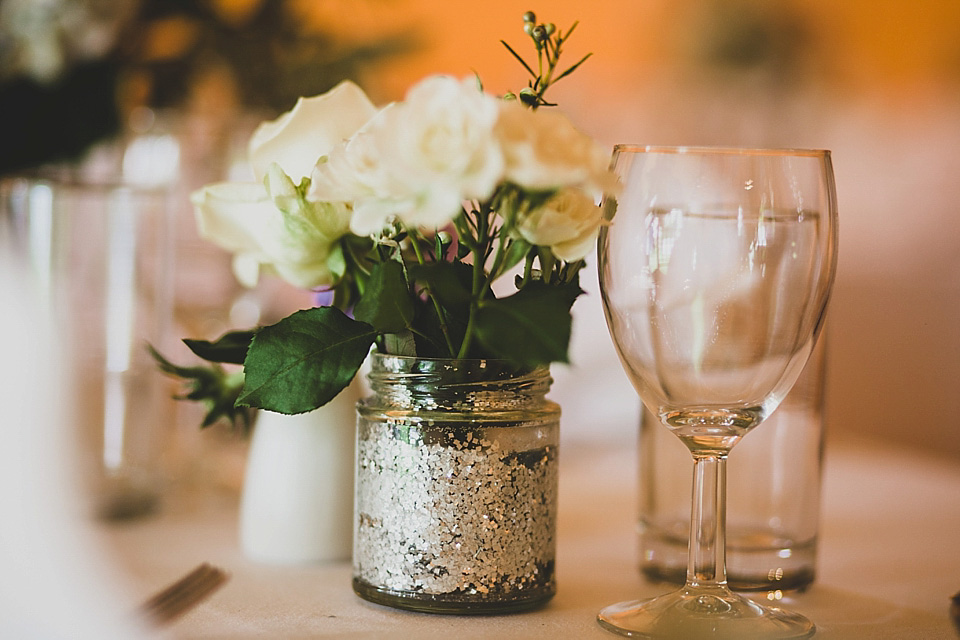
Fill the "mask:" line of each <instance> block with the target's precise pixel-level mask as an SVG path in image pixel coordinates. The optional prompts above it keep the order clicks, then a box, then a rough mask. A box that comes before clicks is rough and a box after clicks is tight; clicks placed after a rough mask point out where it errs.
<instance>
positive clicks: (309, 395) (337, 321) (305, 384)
mask: <svg viewBox="0 0 960 640" xmlns="http://www.w3.org/2000/svg"><path fill="white" fill-rule="evenodd" d="M376 336H377V331H376V329H374V328H373V327H371V326H370V325H369V324H367V323H366V322H359V321H357V320H351V319H350V318H348V317H347V316H346V315H345V314H344V313H343V312H342V311H340V310H339V309H337V308H335V307H319V308H315V309H306V310H304V311H298V312H296V313H294V314H293V315H291V316H288V317H286V318H284V319H283V320H281V321H280V322H278V323H277V324H274V325H271V326H269V327H263V328H262V329H260V330H259V331H258V332H257V335H256V336H254V338H253V342H252V343H251V344H250V350H249V352H248V353H247V359H246V361H245V362H244V373H245V374H246V382H245V384H244V388H243V393H242V394H241V395H240V398H239V399H238V400H237V402H238V403H239V404H242V405H247V406H251V407H259V408H261V409H267V410H269V411H275V412H277V413H287V414H293V413H304V412H306V411H312V410H313V409H316V408H317V407H320V406H322V405H324V404H326V403H327V402H329V401H330V400H332V399H333V397H334V396H336V395H337V394H338V393H340V391H342V390H343V388H344V387H346V386H347V385H348V384H350V381H351V380H352V379H353V377H354V376H355V375H356V373H357V369H359V368H360V365H361V364H362V363H363V360H364V358H366V357H367V353H368V352H369V351H370V345H372V344H373V341H374V338H376Z"/></svg>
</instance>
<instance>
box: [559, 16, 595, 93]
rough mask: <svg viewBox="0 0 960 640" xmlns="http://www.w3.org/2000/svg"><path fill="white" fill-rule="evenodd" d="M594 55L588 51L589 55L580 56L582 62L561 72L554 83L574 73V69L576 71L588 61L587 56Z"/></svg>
mask: <svg viewBox="0 0 960 640" xmlns="http://www.w3.org/2000/svg"><path fill="white" fill-rule="evenodd" d="M571 31H572V29H571ZM592 55H593V54H592V53H588V54H587V55H585V56H583V57H582V58H580V62H578V63H576V64H574V65H573V66H572V67H570V68H569V69H567V70H566V71H564V72H563V73H561V74H560V75H558V76H557V77H556V78H554V79H553V82H554V83H556V82H559V81H560V79H561V78H565V77H567V76H568V75H570V74H571V73H573V72H574V71H576V70H577V67H579V66H580V65H582V64H583V63H584V62H586V61H587V58H589V57H590V56H592Z"/></svg>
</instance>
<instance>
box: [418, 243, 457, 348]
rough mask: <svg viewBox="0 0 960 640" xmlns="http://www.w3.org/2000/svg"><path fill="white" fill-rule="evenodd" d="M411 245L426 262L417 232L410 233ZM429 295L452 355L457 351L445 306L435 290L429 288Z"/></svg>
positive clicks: (421, 259) (422, 260)
mask: <svg viewBox="0 0 960 640" xmlns="http://www.w3.org/2000/svg"><path fill="white" fill-rule="evenodd" d="M409 237H410V246H412V247H413V253H414V254H415V255H416V256H417V262H418V263H419V264H421V265H422V264H425V261H424V259H423V252H422V251H421V250H420V242H419V238H418V237H417V234H416V233H415V232H411V233H410V236H409ZM427 297H428V298H430V302H431V303H433V308H434V310H435V311H436V312H437V319H438V320H439V321H440V332H441V333H443V340H444V342H446V343H447V351H448V352H449V353H450V355H453V354H454V353H455V349H454V346H453V340H451V339H450V329H449V328H448V327H447V316H446V314H445V313H444V312H443V307H441V306H440V302H439V301H438V300H437V298H436V296H434V295H433V292H432V291H430V289H429V288H428V289H427Z"/></svg>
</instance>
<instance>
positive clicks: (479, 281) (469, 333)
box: [457, 208, 493, 360]
mask: <svg viewBox="0 0 960 640" xmlns="http://www.w3.org/2000/svg"><path fill="white" fill-rule="evenodd" d="M489 228H490V212H489V211H488V210H487V209H486V208H483V210H482V211H477V238H476V239H477V241H476V242H472V243H471V247H470V248H471V251H472V252H473V274H472V275H473V278H472V282H471V287H470V311H469V315H468V316H467V329H466V331H465V332H464V334H463V343H461V345H460V353H459V354H458V355H457V358H458V359H460V360H463V359H464V358H466V357H467V354H469V353H470V347H471V346H472V342H473V332H474V325H475V321H476V316H477V310H478V309H479V308H480V303H481V302H482V301H483V294H484V291H485V288H484V284H485V277H484V276H485V275H486V274H485V272H484V265H485V262H486V258H487V252H488V246H487V242H492V241H493V239H492V238H487V235H488V230H489ZM484 239H487V242H484V241H483V240H484Z"/></svg>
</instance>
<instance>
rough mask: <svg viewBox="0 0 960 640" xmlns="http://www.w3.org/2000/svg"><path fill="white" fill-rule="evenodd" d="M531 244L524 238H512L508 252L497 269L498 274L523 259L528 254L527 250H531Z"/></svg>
mask: <svg viewBox="0 0 960 640" xmlns="http://www.w3.org/2000/svg"><path fill="white" fill-rule="evenodd" d="M530 246H531V245H530V243H529V242H527V241H526V240H523V239H522V238H514V239H513V240H511V241H510V246H509V247H507V254H506V256H504V258H503V264H502V265H500V266H499V268H498V269H497V271H498V274H497V275H498V276H499V275H500V274H501V273H504V272H505V271H509V270H510V269H512V268H513V267H515V266H516V265H517V264H518V263H519V262H520V261H521V260H523V259H524V258H525V257H526V256H527V252H528V251H530Z"/></svg>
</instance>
